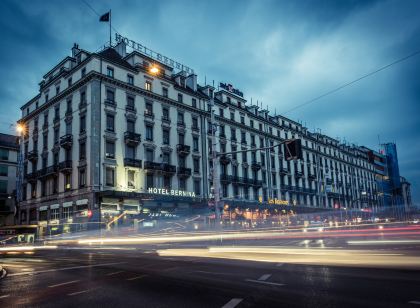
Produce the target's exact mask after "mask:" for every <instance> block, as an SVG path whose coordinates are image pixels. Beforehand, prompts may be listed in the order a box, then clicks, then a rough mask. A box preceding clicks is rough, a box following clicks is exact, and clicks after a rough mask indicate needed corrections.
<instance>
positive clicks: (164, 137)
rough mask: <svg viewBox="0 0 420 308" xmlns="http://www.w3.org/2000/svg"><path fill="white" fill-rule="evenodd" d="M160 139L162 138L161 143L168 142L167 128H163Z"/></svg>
mask: <svg viewBox="0 0 420 308" xmlns="http://www.w3.org/2000/svg"><path fill="white" fill-rule="evenodd" d="M162 139H163V144H169V130H168V129H163V131H162Z"/></svg>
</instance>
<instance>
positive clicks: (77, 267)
mask: <svg viewBox="0 0 420 308" xmlns="http://www.w3.org/2000/svg"><path fill="white" fill-rule="evenodd" d="M124 263H125V262H114V263H102V264H93V265H92V264H91V265H81V266H72V267H63V268H54V269H48V270H43V271H37V272H22V273H13V274H9V275H8V276H22V275H33V274H42V273H49V272H58V271H67V270H73V269H79V268H88V267H99V266H108V265H117V264H124Z"/></svg>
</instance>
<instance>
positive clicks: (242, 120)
mask: <svg viewBox="0 0 420 308" xmlns="http://www.w3.org/2000/svg"><path fill="white" fill-rule="evenodd" d="M241 123H242V124H245V117H244V116H243V115H241Z"/></svg>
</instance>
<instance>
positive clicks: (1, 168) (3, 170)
mask: <svg viewBox="0 0 420 308" xmlns="http://www.w3.org/2000/svg"><path fill="white" fill-rule="evenodd" d="M8 169H9V168H8V167H7V166H6V165H0V176H7V174H8Z"/></svg>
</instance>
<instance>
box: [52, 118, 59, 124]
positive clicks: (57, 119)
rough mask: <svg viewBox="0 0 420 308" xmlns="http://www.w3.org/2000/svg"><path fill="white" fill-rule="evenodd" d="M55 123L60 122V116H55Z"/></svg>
mask: <svg viewBox="0 0 420 308" xmlns="http://www.w3.org/2000/svg"><path fill="white" fill-rule="evenodd" d="M53 123H54V125H57V124H60V117H54V119H53Z"/></svg>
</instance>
